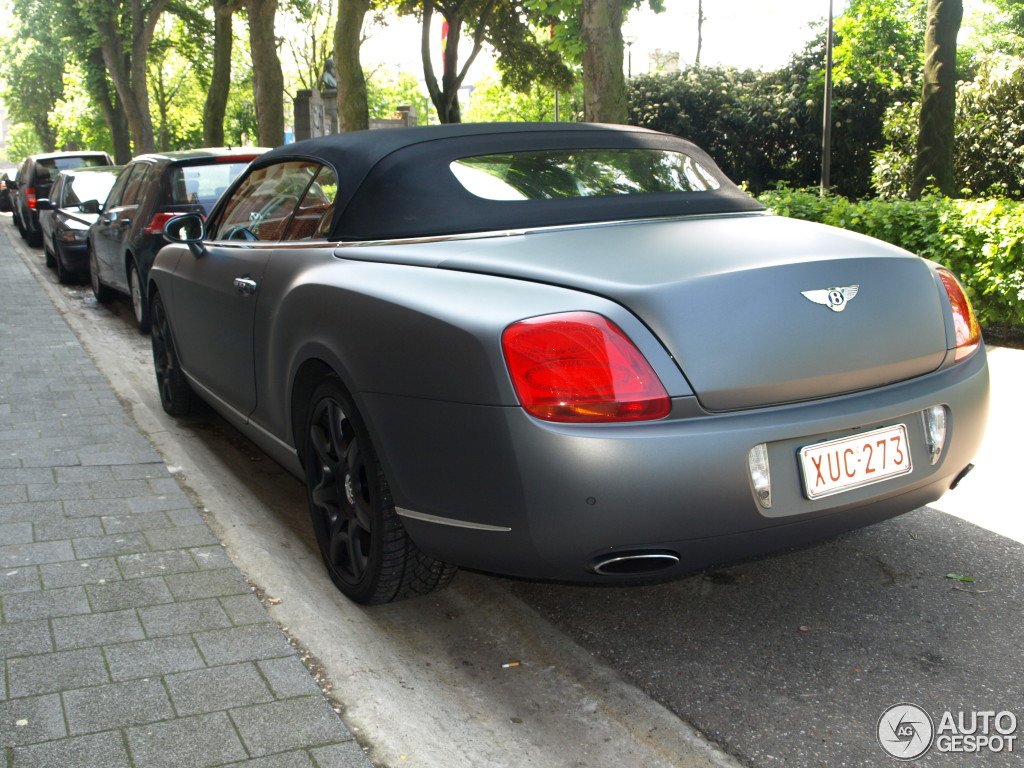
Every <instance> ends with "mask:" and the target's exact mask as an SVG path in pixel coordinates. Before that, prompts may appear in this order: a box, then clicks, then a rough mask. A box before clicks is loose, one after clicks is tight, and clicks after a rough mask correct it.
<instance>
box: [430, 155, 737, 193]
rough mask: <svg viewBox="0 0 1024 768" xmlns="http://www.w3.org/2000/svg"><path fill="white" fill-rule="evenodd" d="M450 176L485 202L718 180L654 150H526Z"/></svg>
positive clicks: (459, 165) (461, 167)
mask: <svg viewBox="0 0 1024 768" xmlns="http://www.w3.org/2000/svg"><path fill="white" fill-rule="evenodd" d="M450 167H451V171H452V173H453V174H454V175H455V178H456V179H458V180H459V183H460V184H462V186H463V187H465V188H466V190H467V191H469V192H470V193H472V194H474V195H476V196H477V197H481V198H484V199H486V200H548V199H555V198H567V197H606V196H610V195H643V194H651V193H658V192H708V191H711V190H715V189H718V188H719V187H720V186H721V185H720V183H719V182H718V180H717V179H716V178H715V177H714V175H712V173H711V172H710V171H708V170H707V169H706V168H705V167H704V166H702V165H701V164H700V163H699V162H697V161H696V160H695V159H693V158H692V157H690V156H689V155H687V154H685V153H682V152H673V151H667V150H660V149H571V150H531V151H528V152H507V153H502V154H495V155H480V156H477V157H463V158H460V159H458V160H455V161H454V162H452V163H451V166H450Z"/></svg>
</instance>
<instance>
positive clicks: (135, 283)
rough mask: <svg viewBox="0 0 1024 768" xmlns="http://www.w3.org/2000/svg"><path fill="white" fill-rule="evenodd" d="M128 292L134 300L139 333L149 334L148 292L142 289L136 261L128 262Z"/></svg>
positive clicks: (134, 311)
mask: <svg viewBox="0 0 1024 768" xmlns="http://www.w3.org/2000/svg"><path fill="white" fill-rule="evenodd" d="M128 292H129V296H130V298H131V300H132V313H133V314H134V315H135V323H136V325H138V326H139V333H149V326H150V320H149V307H148V306H147V304H146V291H145V289H144V288H143V287H142V278H141V277H140V276H139V267H138V265H137V264H136V263H135V259H132V260H131V261H129V262H128Z"/></svg>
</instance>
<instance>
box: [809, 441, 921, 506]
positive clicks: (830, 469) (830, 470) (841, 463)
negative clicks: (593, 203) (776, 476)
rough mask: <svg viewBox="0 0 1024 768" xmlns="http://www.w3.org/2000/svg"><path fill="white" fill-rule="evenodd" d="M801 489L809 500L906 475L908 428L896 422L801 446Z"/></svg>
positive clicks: (908, 452) (909, 464)
mask: <svg viewBox="0 0 1024 768" xmlns="http://www.w3.org/2000/svg"><path fill="white" fill-rule="evenodd" d="M800 468H801V469H802V470H803V476H804V492H805V493H806V494H807V498H809V499H819V498H821V497H822V496H830V495H832V494H833V493H842V492H843V491H849V490H852V489H853V488H860V487H862V486H865V485H871V484H872V483H877V482H879V481H881V480H886V479H888V478H890V477H899V476H900V475H906V474H908V473H909V472H910V471H911V470H912V469H913V466H912V465H911V461H910V446H909V445H908V444H907V428H906V426H905V425H903V424H897V425H895V426H892V427H885V428H884V429H876V430H874V431H873V432H865V433H864V434H861V435H850V436H849V437H842V438H840V439H838V440H830V441H829V442H827V443H816V444H815V445H808V446H804V447H803V448H801V449H800Z"/></svg>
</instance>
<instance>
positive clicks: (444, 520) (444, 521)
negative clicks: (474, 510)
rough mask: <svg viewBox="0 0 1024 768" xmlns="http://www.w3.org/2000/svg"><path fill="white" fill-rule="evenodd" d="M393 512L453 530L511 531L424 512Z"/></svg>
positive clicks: (501, 527)
mask: <svg viewBox="0 0 1024 768" xmlns="http://www.w3.org/2000/svg"><path fill="white" fill-rule="evenodd" d="M395 512H397V513H398V516H399V517H408V518H409V519H411V520H420V521H422V522H424V523H437V524H438V525H450V526H452V527H453V528H472V529H473V530H474V531H491V532H495V533H508V532H509V531H511V530H512V529H511V528H507V527H505V526H503V525H484V524H483V523H470V522H468V521H466V520H456V519H454V518H451V517H438V516H437V515H428V514H426V513H424V512H413V511H412V510H411V509H402V508H401V507H395Z"/></svg>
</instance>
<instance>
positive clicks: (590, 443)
mask: <svg viewBox="0 0 1024 768" xmlns="http://www.w3.org/2000/svg"><path fill="white" fill-rule="evenodd" d="M167 232H168V234H169V235H170V236H171V237H172V239H173V240H174V241H175V243H176V244H174V245H170V246H168V247H166V248H164V249H163V250H162V251H161V252H160V254H159V255H158V257H157V259H156V262H155V263H154V265H153V269H152V271H151V273H150V283H149V289H148V295H149V298H150V307H151V312H152V317H153V355H154V362H155V367H156V378H157V383H158V386H159V391H160V395H161V399H162V402H163V406H164V408H165V410H167V411H168V412H169V413H172V414H184V413H187V412H188V411H189V409H190V408H191V405H192V402H193V397H194V395H198V396H200V397H202V398H203V399H204V400H206V401H208V402H209V403H210V404H212V405H213V406H214V407H215V408H216V409H217V410H219V411H220V412H221V413H223V414H224V415H225V416H226V417H227V418H228V419H229V420H230V421H231V422H232V423H233V424H235V425H237V426H238V428H239V429H241V430H242V431H244V432H245V433H246V434H247V435H249V436H250V437H251V438H252V439H253V440H255V441H256V442H257V443H259V444H260V445H261V446H263V447H264V448H265V449H266V450H267V451H268V452H269V453H271V454H272V455H273V456H275V457H276V458H277V459H278V460H279V461H281V462H282V463H283V464H284V465H285V466H286V467H288V468H289V469H290V470H291V471H293V472H294V473H295V474H296V475H298V476H301V477H303V478H304V479H305V481H306V484H307V489H308V490H307V493H308V500H309V507H310V511H311V515H312V523H313V528H314V530H315V533H316V537H317V540H318V542H319V546H320V550H321V553H322V554H323V557H324V560H325V562H326V564H327V568H328V571H329V573H330V575H331V577H332V578H333V580H334V581H335V583H336V584H337V585H338V586H339V587H340V588H341V590H342V591H343V592H345V594H347V595H348V596H349V597H351V598H352V599H354V600H357V601H360V602H366V603H376V602H384V601H388V600H394V599H398V598H402V597H408V596H410V595H415V594H421V593H424V592H429V591H430V590H433V589H437V588H439V587H441V586H444V585H445V584H446V583H447V582H448V581H449V579H450V578H451V577H452V574H453V572H454V566H456V565H463V566H468V567H472V568H479V569H484V570H488V571H496V572H501V573H508V574H517V575H522V576H529V577H541V578H552V579H566V580H571V581H581V582H591V583H602V582H608V583H612V582H619V581H632V580H637V579H641V578H664V577H668V576H674V575H678V574H683V573H686V572H690V571H693V570H695V569H700V568H703V567H706V566H709V565H711V564H715V563H720V562H723V561H728V560H735V559H738V558H743V557H747V556H751V555H757V554H761V553H765V552H768V551H771V550H776V549H780V548H785V547H790V546H793V545H796V544H800V543H803V542H808V541H813V540H815V539H818V538H821V537H825V536H828V535H831V534H834V533H837V532H840V531H845V530H849V529H851V528H855V527H857V526H862V525H865V524H869V523H873V522H876V521H879V520H883V519H885V518H888V517H891V516H893V515H898V514H900V513H903V512H907V511H908V510H911V509H915V508H917V507H920V506H921V505H923V504H927V503H929V502H930V501H933V500H934V499H936V498H938V497H939V496H941V495H942V494H943V493H944V492H945V491H947V490H948V489H949V488H950V487H952V486H955V485H956V483H958V482H959V480H960V479H961V478H962V477H963V476H964V474H965V473H966V472H967V470H968V469H969V468H970V462H971V458H972V456H973V455H974V453H975V451H976V449H977V448H978V446H979V443H980V441H981V438H982V431H983V425H984V423H985V417H986V410H987V404H988V368H987V363H986V358H985V352H984V348H983V345H982V341H981V335H980V331H979V328H978V324H977V321H976V320H975V317H974V314H973V312H972V310H971V308H970V304H969V303H968V301H967V298H966V296H965V295H964V292H963V290H962V288H961V286H960V284H959V282H958V281H957V279H956V278H955V277H954V276H953V275H952V274H951V273H949V272H948V271H946V270H944V269H943V268H941V267H940V266H939V265H937V264H934V263H932V262H929V261H926V260H923V259H920V258H918V257H916V256H914V255H912V254H910V253H907V252H906V251H902V250H900V249H898V248H895V247H893V246H890V245H888V244H885V243H882V242H878V241H875V240H872V239H870V238H866V237H862V236H859V235H855V234H851V233H849V232H844V231H840V230H836V229H832V228H829V227H824V226H820V225H815V224H809V223H806V222H799V221H794V220H789V219H785V218H781V217H777V216H774V215H771V214H770V213H768V212H766V211H765V210H764V209H763V208H762V206H761V205H760V204H759V203H757V201H755V200H753V199H752V198H750V197H748V196H747V195H746V194H745V193H744V192H742V191H741V190H740V189H738V188H737V187H736V186H734V185H733V184H732V183H731V182H730V181H729V180H728V179H726V178H725V177H724V176H723V175H722V173H721V172H720V171H719V170H718V168H717V167H716V166H715V164H714V162H713V161H712V160H711V158H710V157H708V156H707V155H706V154H705V153H704V152H702V151H701V150H700V149H698V148H697V147H695V146H693V145H692V144H690V143H689V142H686V141H683V140H681V139H678V138H676V137H672V136H667V135H663V134H659V133H654V132H651V131H645V130H643V129H638V128H625V127H622V128H614V127H608V126H591V125H565V124H517V125H450V126H437V127H427V128H413V129H403V130H392V131H369V132H363V133H349V134H343V135H337V136H329V137H323V138H319V139H312V140H309V141H305V142H300V143H297V144H293V145H289V146H286V147H281V148H279V149H276V150H273V151H271V152H269V153H267V154H266V155H264V156H262V157H261V158H259V159H258V160H256V161H255V162H254V163H253V164H252V165H251V166H250V168H249V169H248V170H247V171H246V173H245V174H244V175H243V176H242V177H241V178H240V179H239V180H238V182H237V183H236V184H235V185H233V187H232V188H231V189H230V190H229V191H228V192H227V193H226V194H225V196H224V197H223V198H222V199H221V201H220V202H219V203H218V205H217V206H216V207H215V208H214V210H213V211H212V212H211V215H210V217H209V220H208V221H206V222H204V221H203V219H202V217H200V216H184V217H181V218H179V219H175V220H174V221H172V222H171V223H169V224H168V226H167Z"/></svg>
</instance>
